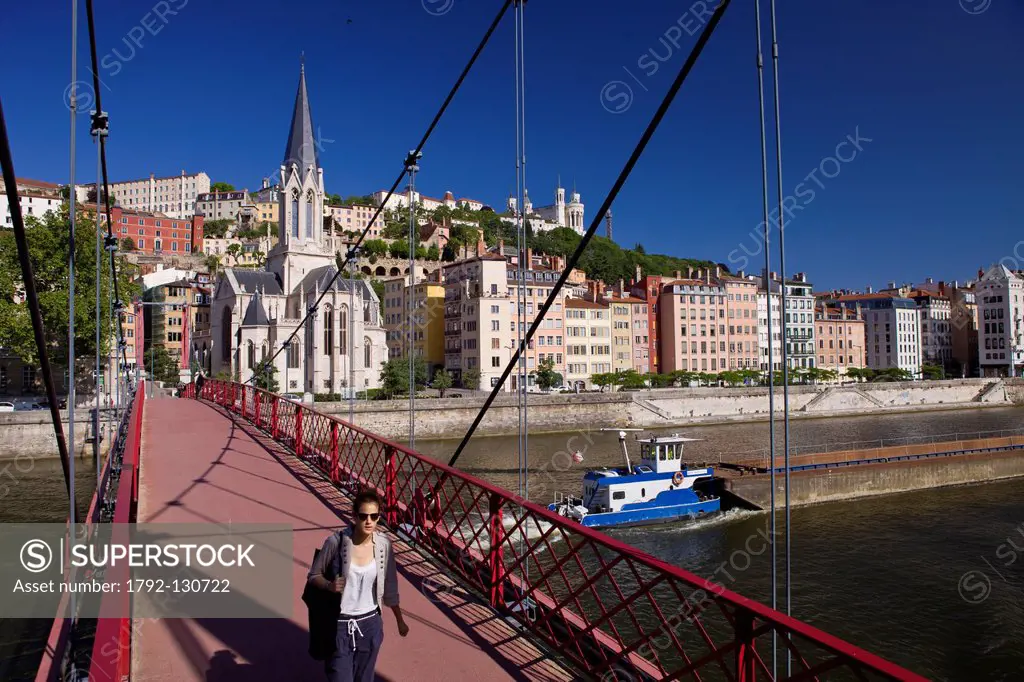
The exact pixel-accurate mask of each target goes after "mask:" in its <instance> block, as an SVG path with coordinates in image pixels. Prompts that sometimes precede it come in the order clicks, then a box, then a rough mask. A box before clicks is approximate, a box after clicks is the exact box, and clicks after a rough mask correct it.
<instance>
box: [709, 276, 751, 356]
mask: <svg viewBox="0 0 1024 682" xmlns="http://www.w3.org/2000/svg"><path fill="white" fill-rule="evenodd" d="M716 271H717V270H716ZM718 280H719V281H720V282H721V283H722V285H723V287H724V288H725V312H726V318H727V320H728V323H727V326H728V328H727V332H728V344H729V369H730V370H741V369H758V368H759V361H758V357H759V351H758V329H757V282H756V281H755V280H754V279H753V278H751V277H735V276H733V275H724V274H719V275H718ZM719 359H721V358H719Z"/></svg>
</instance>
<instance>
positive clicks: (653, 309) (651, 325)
mask: <svg viewBox="0 0 1024 682" xmlns="http://www.w3.org/2000/svg"><path fill="white" fill-rule="evenodd" d="M676 279H679V278H678V277H677V278H676ZM666 281H667V280H666V278H664V277H662V276H660V275H641V271H640V266H639V265H638V266H637V268H636V280H634V282H633V283H632V284H631V285H630V294H631V295H632V296H633V297H634V298H639V299H640V300H642V301H644V302H645V303H646V304H647V328H646V333H644V334H640V333H639V332H640V331H641V327H640V326H639V325H635V326H634V329H633V336H634V341H635V340H636V339H635V337H637V336H639V337H641V338H643V337H646V338H647V359H648V367H649V370H648V371H650V372H654V373H656V374H657V373H659V372H664V371H665V370H664V369H662V366H661V365H662V363H661V349H660V348H659V346H660V345H661V343H660V340H659V338H658V300H659V298H660V296H661V289H662V286H663V285H664V283H665V282H666ZM634 324H635V321H634Z"/></svg>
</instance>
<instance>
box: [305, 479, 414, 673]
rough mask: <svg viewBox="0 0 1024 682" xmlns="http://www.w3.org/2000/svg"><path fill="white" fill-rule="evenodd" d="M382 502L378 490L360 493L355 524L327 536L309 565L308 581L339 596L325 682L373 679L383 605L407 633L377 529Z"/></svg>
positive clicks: (390, 555)
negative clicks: (333, 642)
mask: <svg viewBox="0 0 1024 682" xmlns="http://www.w3.org/2000/svg"><path fill="white" fill-rule="evenodd" d="M381 506H382V505H381V501H380V498H379V497H378V496H377V493H375V492H373V491H363V492H361V493H359V494H358V495H357V496H356V499H355V503H354V504H353V505H352V507H353V509H354V510H355V517H356V518H355V523H354V524H353V525H352V526H351V527H349V528H345V529H344V530H341V531H339V532H337V533H334V534H332V535H331V536H330V537H329V538H327V540H326V541H324V545H323V547H322V548H321V550H320V553H319V554H317V556H316V559H315V560H314V561H313V565H312V566H311V567H310V569H309V574H308V576H307V582H308V583H309V584H310V585H311V586H313V587H315V588H319V589H321V590H326V591H328V592H331V593H334V594H339V595H341V606H340V609H339V615H338V619H337V626H338V629H337V635H336V636H335V650H334V653H333V655H331V656H329V657H327V659H326V661H325V663H324V670H325V671H326V673H327V679H328V681H329V682H372V680H373V679H374V668H375V667H376V663H377V653H378V652H379V651H380V645H381V643H382V642H383V641H384V621H383V618H382V617H381V606H382V605H383V606H387V607H390V608H391V610H392V611H393V612H394V614H395V619H396V620H397V621H398V634H400V635H401V636H402V637H405V636H406V635H408V634H409V626H408V625H406V623H405V619H404V618H403V617H402V609H401V607H400V606H399V605H398V573H397V570H396V567H395V556H394V552H393V551H392V548H391V541H390V540H389V539H388V537H387V536H386V535H384V534H383V533H378V532H377V521H378V520H379V519H380V509H381Z"/></svg>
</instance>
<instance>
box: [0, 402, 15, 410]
mask: <svg viewBox="0 0 1024 682" xmlns="http://www.w3.org/2000/svg"><path fill="white" fill-rule="evenodd" d="M0 412H14V403H0Z"/></svg>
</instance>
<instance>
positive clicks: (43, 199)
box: [0, 178, 64, 229]
mask: <svg viewBox="0 0 1024 682" xmlns="http://www.w3.org/2000/svg"><path fill="white" fill-rule="evenodd" d="M15 186H16V187H17V189H18V203H19V204H20V205H21V217H22V219H23V220H24V219H27V218H28V217H29V216H31V217H33V218H39V219H42V218H43V216H45V215H46V214H47V213H49V212H51V211H56V212H60V208H61V205H63V203H64V200H63V199H62V198H61V196H60V185H56V184H54V183H52V182H44V181H42V180H29V179H26V178H17V179H16V181H15ZM0 221H3V222H0V227H5V228H7V229H11V228H13V227H14V219H13V217H12V216H11V207H10V205H9V204H8V202H7V189H6V187H5V185H4V182H3V179H2V178H0Z"/></svg>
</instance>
